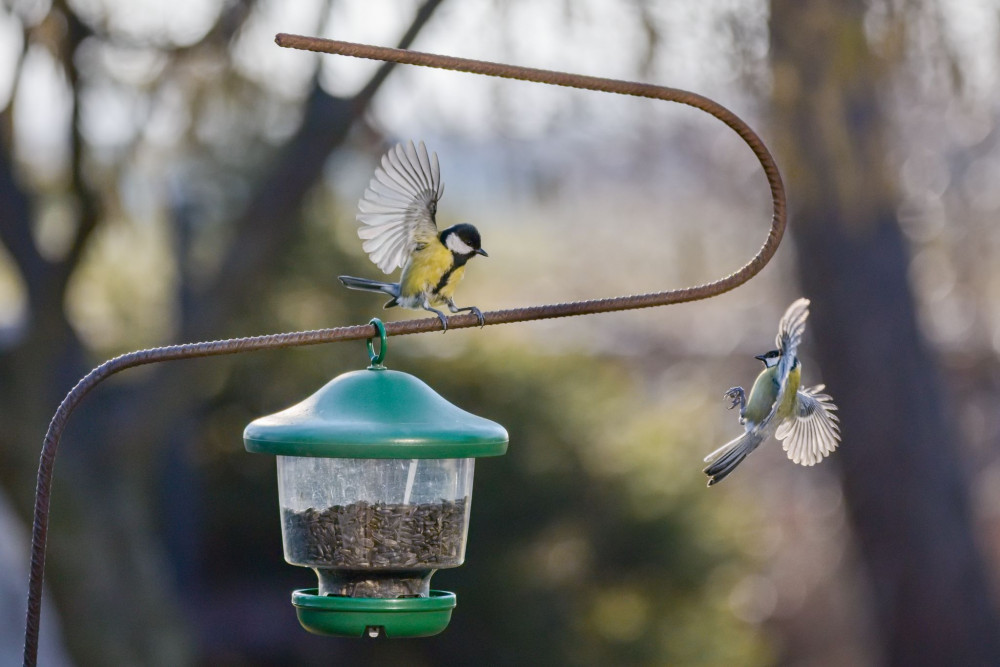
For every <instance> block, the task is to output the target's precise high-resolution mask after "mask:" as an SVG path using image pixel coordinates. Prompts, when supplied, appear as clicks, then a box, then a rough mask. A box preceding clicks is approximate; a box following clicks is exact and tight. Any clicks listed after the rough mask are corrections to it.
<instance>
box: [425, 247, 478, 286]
mask: <svg viewBox="0 0 1000 667" xmlns="http://www.w3.org/2000/svg"><path fill="white" fill-rule="evenodd" d="M467 261H469V258H468V257H467V256H464V255H459V254H456V253H454V252H452V253H451V266H449V267H448V270H447V271H445V272H444V273H443V274H441V280H439V281H438V284H437V285H435V286H434V290H433V293H434V294H437V293H438V292H440V291H441V290H443V289H444V288H445V285H447V284H448V280H450V279H451V274H453V273H455V269H458V268H459V267H462V266H465V263H466V262H467Z"/></svg>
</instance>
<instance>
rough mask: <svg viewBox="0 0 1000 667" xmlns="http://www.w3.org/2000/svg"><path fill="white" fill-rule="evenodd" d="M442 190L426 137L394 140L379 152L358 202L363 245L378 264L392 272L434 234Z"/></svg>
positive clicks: (435, 161) (439, 174)
mask: <svg viewBox="0 0 1000 667" xmlns="http://www.w3.org/2000/svg"><path fill="white" fill-rule="evenodd" d="M442 194H444V185H443V184H442V183H441V170H440V168H439V166H438V159H437V153H431V154H430V156H428V155H427V148H426V147H425V146H424V142H422V141H421V142H420V145H419V146H416V147H415V146H414V145H413V142H412V141H410V142H407V144H406V145H405V146H404V145H403V144H396V145H395V146H393V147H392V148H391V149H389V152H388V153H386V154H385V155H383V156H382V166H381V167H377V168H376V169H375V175H374V176H373V177H372V180H371V182H370V183H369V184H368V188H367V189H366V190H365V194H364V196H363V197H362V198H361V201H360V202H358V211H359V212H358V222H360V223H361V229H359V230H358V236H360V237H361V238H362V239H364V240H365V241H364V243H362V244H361V247H362V248H364V250H365V252H367V253H368V256H369V257H370V258H371V260H372V261H373V262H375V265H376V266H378V268H380V269H382V271H384V272H385V273H392V272H393V271H394V270H395V269H396V268H397V267H400V266H403V264H405V263H406V259H407V257H409V256H410V254H412V253H413V251H414V249H415V248H416V246H417V245H418V244H419V243H421V242H422V241H425V240H427V239H430V238H433V237H434V236H436V235H437V223H436V221H435V219H434V215H435V213H437V203H438V200H439V199H441V195H442Z"/></svg>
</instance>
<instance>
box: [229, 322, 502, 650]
mask: <svg viewBox="0 0 1000 667" xmlns="http://www.w3.org/2000/svg"><path fill="white" fill-rule="evenodd" d="M372 322H373V323H374V324H375V325H376V327H377V328H378V329H379V333H380V335H381V338H382V345H381V348H380V351H379V353H378V355H376V354H375V353H374V349H373V345H372V341H371V340H369V341H368V346H369V354H370V356H371V360H372V364H371V365H370V366H369V367H368V369H367V370H361V371H355V372H351V373H345V374H343V375H341V376H339V377H337V378H335V379H334V380H332V381H330V382H329V383H328V384H327V385H326V386H324V387H323V388H322V389H320V390H319V391H317V392H316V393H315V394H313V395H312V396H310V397H309V398H307V399H306V400H304V401H302V402H301V403H299V404H297V405H294V406H292V407H290V408H288V409H286V410H283V411H281V412H278V413H276V414H273V415H269V416H266V417H261V418H260V419H257V420H255V421H253V422H252V423H251V424H250V425H249V426H247V428H246V430H245V431H244V434H243V439H244V443H245V445H246V448H247V450H248V451H250V452H262V453H268V454H275V455H276V456H277V466H278V494H279V503H280V506H281V534H282V540H283V543H284V552H285V560H286V561H288V562H289V563H291V564H292V565H300V566H304V567H309V568H312V569H313V570H314V571H315V572H316V575H317V577H318V579H319V586H318V588H315V589H303V590H298V591H295V592H294V593H293V594H292V604H293V605H294V606H295V609H296V613H297V614H298V618H299V622H300V623H301V624H302V626H303V627H304V628H305V629H306V630H309V631H310V632H314V633H317V634H325V635H335V636H353V637H359V636H362V635H363V634H365V632H367V633H368V634H369V635H370V636H373V637H374V636H378V635H379V634H380V633H384V634H385V635H386V636H388V637H426V636H430V635H434V634H437V633H439V632H441V631H442V630H444V628H445V627H447V625H448V622H449V621H450V620H451V613H452V609H454V607H455V604H456V597H455V594H454V593H449V592H445V591H436V590H431V588H430V579H431V576H432V575H433V574H434V572H436V571H437V570H439V569H442V568H450V567H458V566H459V565H461V564H462V563H463V561H464V560H465V544H466V538H467V536H468V531H469V512H470V509H471V500H472V476H473V469H474V467H475V459H476V458H478V457H480V456H498V455H501V454H504V453H505V452H506V451H507V442H508V437H507V431H506V430H505V429H504V428H503V427H502V426H500V425H499V424H497V423H495V422H492V421H489V420H486V419H483V418H481V417H477V416H475V415H472V414H470V413H468V412H465V411H464V410H461V409H460V408H458V407H456V406H454V405H452V404H451V403H449V402H448V401H446V400H445V399H444V398H442V397H441V396H440V395H439V394H437V393H436V392H435V391H434V390H433V389H431V388H430V387H429V386H427V385H426V384H425V383H424V382H422V381H421V380H419V379H417V378H416V377H414V376H412V375H409V374H407V373H400V372H397V371H391V370H387V369H386V368H385V366H383V365H382V361H383V358H384V355H385V349H386V340H385V329H384V327H383V326H382V323H381V322H380V321H378V320H373V321H372Z"/></svg>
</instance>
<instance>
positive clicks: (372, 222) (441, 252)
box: [339, 141, 488, 330]
mask: <svg viewBox="0 0 1000 667" xmlns="http://www.w3.org/2000/svg"><path fill="white" fill-rule="evenodd" d="M443 194H444V184H443V183H442V182H441V169H440V167H439V166H438V158H437V154H436V153H431V154H430V155H428V154H427V148H426V147H425V146H424V143H423V142H420V144H419V145H417V146H414V145H413V142H412V141H410V142H408V143H407V144H406V145H403V144H396V145H395V146H393V147H392V148H391V149H390V150H389V151H388V152H387V153H386V154H385V155H384V156H382V162H381V166H380V167H377V168H376V169H375V175H374V176H373V177H372V179H371V182H370V183H369V184H368V188H367V189H366V190H365V192H364V196H363V197H362V198H361V201H360V202H359V203H358V222H360V223H361V228H360V229H359V230H358V236H359V237H361V238H362V239H363V240H364V243H362V245H361V247H362V248H364V250H365V252H367V253H368V256H369V257H370V258H371V260H372V262H374V263H375V265H376V266H377V267H378V268H380V269H382V271H383V272H385V273H387V274H389V273H392V272H393V271H395V270H396V269H397V268H399V267H402V268H403V272H402V274H401V275H400V277H399V282H395V283H391V282H382V281H378V280H369V279H367V278H355V277H352V276H339V279H340V282H342V283H343V284H344V285H345V286H346V287H348V288H350V289H356V290H364V291H367V292H381V293H382V294H386V295H388V296H389V297H391V298H390V299H389V301H388V302H386V304H385V307H386V308H392V307H393V306H401V307H403V308H413V309H421V308H422V309H424V310H428V311H430V312H432V313H434V314H435V315H437V316H438V319H440V320H441V326H442V327H443V328H444V329H445V330H447V329H448V320H447V318H446V317H445V314H444V313H443V312H441V310H439V309H438V308H435V306H437V307H442V306H447V307H448V310H449V311H451V312H452V313H460V312H465V311H468V312H471V313H473V314H474V315H475V316H476V318H477V319H478V320H479V326H483V325H484V324H485V323H486V320H485V319H484V318H483V314H482V313H481V312H480V311H479V309H478V308H476V307H475V306H466V307H465V308H459V307H458V306H456V305H455V298H454V297H455V288H456V287H457V286H458V283H459V282H460V281H461V280H462V277H463V276H464V275H465V265H466V263H468V261H469V260H470V259H472V258H473V257H475V256H476V255H482V256H483V257H488V255H487V254H486V251H485V250H483V248H482V242H481V240H480V237H479V230H477V229H476V228H475V227H473V226H472V225H470V224H468V223H461V224H457V225H453V226H451V227H448V228H447V229H445V230H444V231H440V232H439V231H438V228H437V220H436V219H435V216H436V214H437V205H438V201H440V199H441V196H442V195H443Z"/></svg>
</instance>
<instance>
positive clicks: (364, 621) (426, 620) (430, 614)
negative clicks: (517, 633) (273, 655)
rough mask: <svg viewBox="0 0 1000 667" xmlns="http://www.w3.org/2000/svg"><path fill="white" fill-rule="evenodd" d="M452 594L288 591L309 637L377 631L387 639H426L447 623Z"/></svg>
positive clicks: (454, 600) (452, 604) (453, 599)
mask: <svg viewBox="0 0 1000 667" xmlns="http://www.w3.org/2000/svg"><path fill="white" fill-rule="evenodd" d="M457 604H458V599H457V598H456V596H455V594H454V593H449V592H448V591H431V592H430V596H429V597H425V598H392V599H385V598H350V597H341V596H333V595H329V596H328V595H318V590H317V589H315V588H303V589H301V590H297V591H293V592H292V605H293V606H294V607H295V613H296V614H297V615H298V618H299V623H300V624H301V625H302V627H303V628H305V629H306V630H308V631H309V632H311V633H313V634H318V635H328V636H332V637H361V636H364V635H365V633H366V632H368V630H369V629H370V628H378V629H379V632H380V634H385V636H386V637H389V638H396V639H400V638H405V637H430V636H432V635H436V634H439V633H440V632H442V631H443V630H444V629H445V628H446V627H448V623H449V622H450V621H451V612H452V610H453V609H455V605H457Z"/></svg>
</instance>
